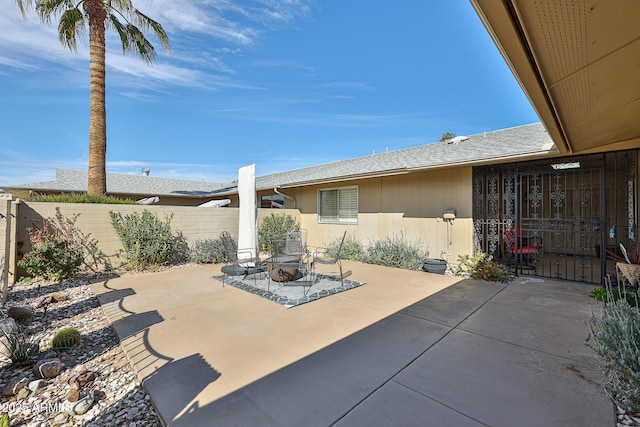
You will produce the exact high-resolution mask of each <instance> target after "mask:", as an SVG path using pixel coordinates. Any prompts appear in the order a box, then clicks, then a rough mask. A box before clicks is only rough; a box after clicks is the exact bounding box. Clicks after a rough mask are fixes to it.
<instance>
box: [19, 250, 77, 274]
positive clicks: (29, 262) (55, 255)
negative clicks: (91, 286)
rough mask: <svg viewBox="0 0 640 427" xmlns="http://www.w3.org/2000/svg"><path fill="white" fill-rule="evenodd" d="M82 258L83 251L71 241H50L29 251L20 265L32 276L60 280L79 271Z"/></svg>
mask: <svg viewBox="0 0 640 427" xmlns="http://www.w3.org/2000/svg"><path fill="white" fill-rule="evenodd" d="M82 260H83V257H82V251H81V250H80V249H78V248H76V247H74V246H73V245H71V244H70V243H69V242H66V241H59V242H48V243H45V244H41V245H39V246H36V247H35V248H33V249H32V250H30V251H29V252H27V253H26V254H25V255H24V257H22V259H20V261H18V266H19V267H22V268H25V269H26V270H27V273H29V274H30V275H32V276H38V277H44V278H46V279H49V280H54V281H60V280H64V279H67V278H69V277H72V276H73V275H74V274H75V273H77V272H78V270H80V266H81V265H82Z"/></svg>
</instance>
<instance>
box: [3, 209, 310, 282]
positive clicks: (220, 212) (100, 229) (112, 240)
mask: <svg viewBox="0 0 640 427" xmlns="http://www.w3.org/2000/svg"><path fill="white" fill-rule="evenodd" d="M3 203H4V202H3V200H1V199H0V213H2V212H3V210H2V209H3ZM13 203H14V205H15V207H16V208H15V211H16V212H15V218H12V219H13V221H12V222H13V223H15V228H14V229H13V237H12V238H11V237H10V238H8V239H6V240H8V242H7V243H5V245H4V247H6V250H5V252H8V254H9V256H7V257H6V258H7V263H8V266H7V269H8V272H7V273H8V274H7V276H8V279H7V280H8V283H9V284H13V283H15V282H16V281H17V280H18V278H19V277H20V275H21V274H24V273H23V272H21V271H20V269H18V268H17V260H18V259H19V257H20V256H21V253H24V252H27V251H28V250H29V248H30V243H29V232H28V229H29V228H33V227H34V226H35V227H41V226H42V224H43V219H45V218H53V217H55V215H56V209H57V208H58V209H60V213H61V214H62V215H63V216H64V217H65V218H71V217H73V216H74V215H76V214H77V215H78V217H77V219H76V223H75V225H76V227H77V228H78V229H80V230H81V231H82V233H84V234H85V235H86V234H91V237H93V238H95V239H96V240H97V241H98V247H99V249H100V250H101V251H103V252H104V253H105V254H107V255H108V256H110V257H111V259H112V264H114V265H117V264H118V263H119V262H120V260H119V259H118V257H117V253H118V252H119V251H120V250H122V245H121V243H120V240H119V239H118V236H117V235H116V231H115V229H114V228H113V225H112V224H111V217H110V215H109V212H110V211H113V212H120V213H122V214H123V215H127V214H131V213H133V212H139V213H140V212H142V211H144V210H148V211H149V212H151V213H153V214H154V215H156V216H157V217H159V218H166V217H169V216H171V215H173V218H172V220H171V228H172V230H173V231H174V233H176V232H180V233H182V235H183V237H184V238H185V239H186V241H187V243H188V244H189V245H191V244H193V242H194V241H196V240H198V239H215V238H217V237H218V236H219V235H220V233H221V232H222V231H228V232H229V233H230V234H231V236H233V237H234V238H237V235H238V208H231V207H223V208H199V207H193V206H153V205H151V206H141V205H106V204H105V205H103V204H92V203H45V202H25V201H19V202H17V203H16V202H13ZM271 213H274V211H273V210H272V209H258V221H259V222H260V221H261V220H262V218H263V217H265V216H268V215H269V214H271ZM277 213H278V214H289V215H291V216H293V217H294V218H295V219H296V220H297V221H298V223H300V219H301V218H300V212H299V211H298V210H296V209H283V210H278V212H277ZM5 229H6V226H5V225H4V224H3V223H2V219H0V245H2V244H3V236H4V235H6V234H7V233H6V232H5ZM3 233H4V234H3ZM2 247H3V246H0V248H2ZM2 259H3V253H2V252H0V261H1V260H2ZM2 265H3V264H2V263H0V271H2Z"/></svg>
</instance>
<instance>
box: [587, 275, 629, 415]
mask: <svg viewBox="0 0 640 427" xmlns="http://www.w3.org/2000/svg"><path fill="white" fill-rule="evenodd" d="M617 290H618V292H622V293H624V290H620V288H618V289H617ZM606 291H607V293H608V295H607V297H606V298H607V301H609V302H607V303H604V304H601V305H600V315H599V316H596V315H595V314H594V313H593V311H592V312H591V316H590V319H589V332H590V334H589V335H590V337H589V338H588V340H587V344H588V345H589V346H590V347H591V348H593V349H594V350H595V352H596V353H598V355H599V356H600V358H601V359H602V361H603V362H604V363H603V364H604V367H605V369H606V376H605V379H604V381H603V387H604V390H605V392H606V394H607V396H609V397H610V398H611V399H612V400H613V401H614V402H615V403H616V404H617V405H618V406H620V407H621V408H623V409H624V410H626V411H628V412H638V411H640V313H639V311H638V307H637V306H635V305H630V304H629V302H628V301H627V300H626V299H625V298H621V299H615V297H614V296H613V289H612V287H611V286H610V285H608V287H607V289H606Z"/></svg>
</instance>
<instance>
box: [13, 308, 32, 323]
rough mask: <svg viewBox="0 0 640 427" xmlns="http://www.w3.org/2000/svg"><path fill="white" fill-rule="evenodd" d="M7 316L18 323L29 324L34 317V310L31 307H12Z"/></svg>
mask: <svg viewBox="0 0 640 427" xmlns="http://www.w3.org/2000/svg"><path fill="white" fill-rule="evenodd" d="M7 315H8V316H9V317H11V318H13V319H15V320H16V322H27V321H29V320H31V318H32V317H33V309H32V308H31V307H10V308H9V310H7Z"/></svg>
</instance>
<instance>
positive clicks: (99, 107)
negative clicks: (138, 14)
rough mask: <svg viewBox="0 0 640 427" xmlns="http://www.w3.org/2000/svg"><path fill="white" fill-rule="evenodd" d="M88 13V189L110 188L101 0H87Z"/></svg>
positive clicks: (95, 192) (96, 192) (103, 191)
mask: <svg viewBox="0 0 640 427" xmlns="http://www.w3.org/2000/svg"><path fill="white" fill-rule="evenodd" d="M85 4H86V10H87V14H88V15H89V93H90V95H89V171H88V183H87V193H88V194H91V195H95V196H102V195H104V194H106V192H107V171H106V157H107V110H106V106H105V65H104V63H105V37H104V33H105V28H104V20H105V17H106V16H107V12H106V10H105V8H104V5H103V4H102V1H101V0H87V2H86V3H85Z"/></svg>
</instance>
